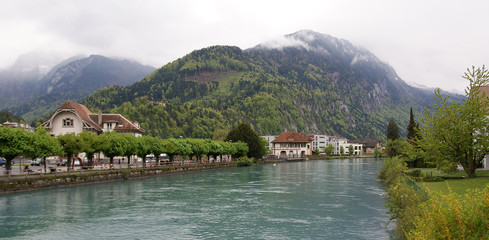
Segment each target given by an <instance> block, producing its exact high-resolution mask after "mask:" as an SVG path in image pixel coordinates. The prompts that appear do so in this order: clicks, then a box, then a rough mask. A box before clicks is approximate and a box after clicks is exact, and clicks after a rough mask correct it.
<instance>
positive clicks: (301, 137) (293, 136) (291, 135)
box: [272, 132, 311, 143]
mask: <svg viewBox="0 0 489 240" xmlns="http://www.w3.org/2000/svg"><path fill="white" fill-rule="evenodd" d="M303 142H306V143H307V142H311V139H310V138H309V137H308V136H307V135H306V134H304V133H296V132H283V133H282V134H280V136H278V137H276V138H275V140H273V141H272V143H303Z"/></svg>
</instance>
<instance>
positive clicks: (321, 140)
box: [311, 135, 340, 154]
mask: <svg viewBox="0 0 489 240" xmlns="http://www.w3.org/2000/svg"><path fill="white" fill-rule="evenodd" d="M311 138H312V150H313V151H315V150H316V148H317V149H319V152H320V153H324V148H325V147H327V146H329V144H331V145H333V154H340V144H339V141H338V138H336V137H334V136H328V135H313V136H311Z"/></svg>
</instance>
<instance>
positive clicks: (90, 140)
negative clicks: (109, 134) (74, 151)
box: [78, 131, 106, 167]
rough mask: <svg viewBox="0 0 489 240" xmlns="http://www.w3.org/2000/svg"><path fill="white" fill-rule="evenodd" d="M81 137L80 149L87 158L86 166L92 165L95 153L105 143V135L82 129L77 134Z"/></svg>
mask: <svg viewBox="0 0 489 240" xmlns="http://www.w3.org/2000/svg"><path fill="white" fill-rule="evenodd" d="M78 136H79V137H81V138H82V139H83V142H84V143H85V144H84V147H85V148H84V149H83V150H82V151H83V152H84V153H85V154H86V157H87V159H88V166H90V167H92V166H93V158H94V157H95V153H98V152H101V151H102V150H103V149H104V146H105V144H106V142H105V135H97V134H95V133H93V132H88V131H82V132H81V133H79V134H78Z"/></svg>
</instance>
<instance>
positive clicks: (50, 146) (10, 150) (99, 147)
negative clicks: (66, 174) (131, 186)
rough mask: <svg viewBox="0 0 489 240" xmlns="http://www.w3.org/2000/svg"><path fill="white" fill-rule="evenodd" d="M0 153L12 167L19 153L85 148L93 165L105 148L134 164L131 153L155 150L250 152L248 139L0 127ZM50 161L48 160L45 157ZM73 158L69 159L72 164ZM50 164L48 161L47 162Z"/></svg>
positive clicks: (56, 152) (189, 154) (108, 154)
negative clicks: (53, 133)
mask: <svg viewBox="0 0 489 240" xmlns="http://www.w3.org/2000/svg"><path fill="white" fill-rule="evenodd" d="M0 145H1V146H2V148H0V156H3V157H4V158H5V159H6V161H7V164H6V169H7V170H10V169H11V162H12V159H14V158H15V157H17V156H20V155H23V156H26V157H29V158H38V157H40V158H43V159H46V157H49V156H57V155H66V156H67V158H68V159H69V160H71V159H73V156H74V155H76V154H78V153H82V152H84V153H85V154H86V156H87V159H88V161H89V165H90V166H92V165H93V159H94V156H95V154H96V153H98V152H102V153H103V154H104V156H105V157H108V158H109V159H110V163H111V164H112V163H113V160H114V157H116V156H125V157H127V160H128V164H130V161H131V156H134V155H137V156H138V157H140V158H142V159H143V164H146V156H147V155H150V154H153V155H154V156H156V157H157V161H158V160H159V158H158V156H160V154H162V153H166V154H167V155H168V156H169V159H170V161H173V160H174V157H175V156H177V155H178V156H185V157H189V158H194V157H195V158H196V160H197V161H201V159H202V157H203V156H207V157H211V156H212V157H214V158H217V156H222V155H227V154H229V155H232V156H233V157H241V156H244V155H246V154H247V153H248V145H247V143H244V142H241V141H234V142H220V141H213V140H210V139H183V138H178V139H177V138H169V139H159V138H156V137H151V136H143V137H135V136H134V135H131V134H122V133H115V132H106V133H104V134H101V135H96V134H94V133H91V132H87V131H83V132H81V133H79V134H74V133H68V134H64V135H60V136H57V137H56V138H54V137H52V136H50V135H49V134H48V133H47V132H46V130H45V129H43V128H39V129H38V130H37V131H36V132H35V133H32V132H28V131H24V130H22V129H11V128H0ZM44 162H45V164H46V161H44ZM71 165H72V161H68V168H70V167H71ZM44 167H45V168H46V165H45V166H44Z"/></svg>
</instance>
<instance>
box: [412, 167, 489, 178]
mask: <svg viewBox="0 0 489 240" xmlns="http://www.w3.org/2000/svg"><path fill="white" fill-rule="evenodd" d="M418 169H420V170H421V174H424V175H430V174H432V176H433V177H436V176H442V177H467V174H466V173H465V172H464V171H456V172H451V173H442V172H440V171H438V170H436V168H418ZM475 175H476V176H478V177H489V170H476V171H475Z"/></svg>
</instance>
